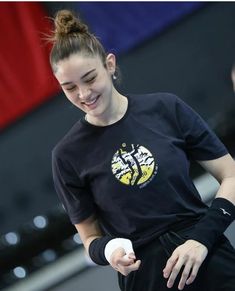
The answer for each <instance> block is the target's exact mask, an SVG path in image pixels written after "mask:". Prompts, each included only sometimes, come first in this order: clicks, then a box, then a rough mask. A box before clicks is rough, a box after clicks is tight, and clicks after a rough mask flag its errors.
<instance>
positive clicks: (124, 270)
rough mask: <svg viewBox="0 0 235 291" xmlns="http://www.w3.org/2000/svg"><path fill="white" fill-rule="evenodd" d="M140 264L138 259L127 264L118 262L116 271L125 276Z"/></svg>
mask: <svg viewBox="0 0 235 291" xmlns="http://www.w3.org/2000/svg"><path fill="white" fill-rule="evenodd" d="M140 264H141V261H140V260H137V261H136V262H135V263H133V264H131V265H129V266H124V265H121V264H118V266H117V271H119V272H120V273H121V274H122V275H124V276H127V275H128V274H130V273H131V272H133V271H136V270H138V269H139V267H140Z"/></svg>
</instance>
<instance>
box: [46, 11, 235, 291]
mask: <svg viewBox="0 0 235 291" xmlns="http://www.w3.org/2000/svg"><path fill="white" fill-rule="evenodd" d="M52 39H53V42H54V46H53V49H52V52H51V58H50V61H51V66H52V68H53V71H54V74H55V77H56V78H57V80H58V82H59V83H60V85H61V87H62V89H63V91H64V93H65V95H66V97H67V98H68V99H69V100H70V101H71V102H72V103H73V104H74V105H75V106H76V107H78V108H80V109H81V110H83V111H84V112H85V118H82V119H81V120H79V121H78V122H77V123H76V124H75V125H74V126H73V127H72V128H71V130H70V131H69V132H68V133H67V134H66V135H65V137H64V138H62V139H61V141H60V142H59V143H58V144H57V145H56V147H55V148H54V149H53V155H52V165H53V178H54V184H55V188H56V191H57V193H58V195H59V197H60V199H61V202H62V203H63V205H64V207H65V209H66V211H67V213H68V215H69V217H70V220H71V222H72V223H73V224H74V225H75V227H76V229H77V230H78V232H79V234H80V237H81V240H82V242H83V244H84V246H85V248H86V250H87V252H88V253H89V255H90V257H91V259H92V260H93V261H94V262H95V263H97V264H99V265H107V264H110V265H111V266H112V267H113V268H114V269H115V270H117V271H118V275H119V285H120V288H121V290H123V291H143V290H145V291H156V290H158V291H166V290H168V288H172V290H175V291H176V290H178V289H180V290H182V289H184V288H185V289H187V290H189V289H188V288H190V290H191V291H198V290H213V291H219V290H226V291H233V290H234V286H235V274H234V269H235V252H234V250H233V248H232V247H231V245H230V244H229V242H228V240H227V239H226V238H225V237H224V236H223V232H224V231H225V229H226V228H227V227H228V225H229V224H230V223H231V222H232V221H233V220H234V218H235V206H234V203H235V190H234V189H235V163H234V161H233V159H232V157H231V156H230V154H229V153H228V151H227V149H226V148H225V147H224V145H223V144H222V143H221V141H220V140H219V139H218V138H217V137H216V135H215V134H214V133H213V132H212V131H211V130H210V128H209V127H208V126H207V124H206V123H205V122H204V121H203V120H202V118H201V117H200V116H199V115H198V114H197V113H196V112H194V111H193V110H192V108H190V107H189V106H188V105H186V104H185V103H184V102H183V101H182V100H181V99H180V98H178V97H177V96H175V95H173V94H170V93H154V94H143V95H133V94H130V95H128V96H124V95H122V94H121V93H119V92H118V91H117V90H116V88H115V86H114V84H113V80H112V77H113V76H114V75H115V71H116V59H115V56H114V54H111V53H109V54H106V53H105V52H104V49H103V47H102V45H101V44H100V42H99V41H98V40H97V39H96V37H95V36H94V35H92V34H90V33H89V31H88V29H87V27H86V25H84V24H83V23H81V21H80V20H79V19H78V18H77V17H76V16H75V15H74V14H73V13H72V12H70V11H67V10H66V11H64V10H63V11H59V12H58V14H57V16H56V18H55V33H54V35H53V37H52ZM191 159H193V160H196V161H198V162H199V163H200V164H201V165H202V166H203V167H204V168H205V169H206V170H207V171H209V172H210V173H211V174H212V175H213V176H214V177H215V178H216V179H217V180H218V181H219V182H220V183H221V186H220V188H219V190H218V193H217V196H216V198H215V199H214V201H213V203H212V205H211V207H210V208H208V207H207V205H205V204H204V203H203V202H202V200H201V198H200V195H199V193H198V192H197V190H196V188H195V187H194V185H193V183H192V179H191V177H190V175H189V172H190V171H189V168H190V160H191ZM220 265H223V266H226V267H224V268H222V269H221V268H220V267H219V266H220ZM215 266H218V267H215ZM208 273H209V274H210V276H208ZM211 277H213V278H214V280H211ZM187 285H190V286H187Z"/></svg>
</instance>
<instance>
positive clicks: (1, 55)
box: [0, 2, 60, 128]
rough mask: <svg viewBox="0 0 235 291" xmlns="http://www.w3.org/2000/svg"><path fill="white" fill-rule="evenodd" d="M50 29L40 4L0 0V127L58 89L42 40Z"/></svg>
mask: <svg viewBox="0 0 235 291" xmlns="http://www.w3.org/2000/svg"><path fill="white" fill-rule="evenodd" d="M50 30H51V22H50V21H49V20H48V18H47V13H46V11H45V10H44V7H43V6H42V4H41V3H36V2H34V3H32V2H31V3H30V2H18V3H17V2H16V3H12V2H11V3H10V2H8V3H3V2H2V3H0V34H1V43H0V128H3V127H5V126H7V125H8V124H10V123H12V122H13V121H15V120H16V119H17V118H19V117H21V116H23V115H25V114H26V113H27V112H29V111H31V110H32V109H33V108H35V107H37V106H39V105H40V104H41V103H42V102H44V101H46V100H47V99H49V98H50V97H51V96H53V95H54V94H56V93H58V92H59V90H60V88H59V86H58V84H57V82H56V80H55V78H54V76H53V74H52V71H51V68H50V65H49V50H50V47H49V45H48V44H46V41H45V33H46V34H48V33H49V32H50Z"/></svg>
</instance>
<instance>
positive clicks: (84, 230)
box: [75, 215, 102, 253]
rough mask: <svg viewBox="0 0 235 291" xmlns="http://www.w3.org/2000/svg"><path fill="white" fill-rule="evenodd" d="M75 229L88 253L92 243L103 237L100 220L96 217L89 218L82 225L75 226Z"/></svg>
mask: <svg viewBox="0 0 235 291" xmlns="http://www.w3.org/2000/svg"><path fill="white" fill-rule="evenodd" d="M75 227H76V229H77V231H78V233H79V235H80V238H81V240H82V243H83V245H84V247H85V249H86V251H87V253H88V250H89V245H90V243H91V242H92V241H93V240H94V239H96V238H98V237H101V236H102V232H101V229H100V227H99V224H98V220H97V219H96V217H95V216H94V215H92V216H90V217H88V218H87V219H85V220H84V221H82V222H81V223H78V224H75Z"/></svg>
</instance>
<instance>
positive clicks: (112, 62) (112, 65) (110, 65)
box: [106, 53, 116, 75]
mask: <svg viewBox="0 0 235 291" xmlns="http://www.w3.org/2000/svg"><path fill="white" fill-rule="evenodd" d="M106 68H107V70H108V72H109V73H110V74H111V75H113V74H114V73H115V70H116V57H115V55H114V54H111V53H110V54H108V55H107V57H106Z"/></svg>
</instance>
